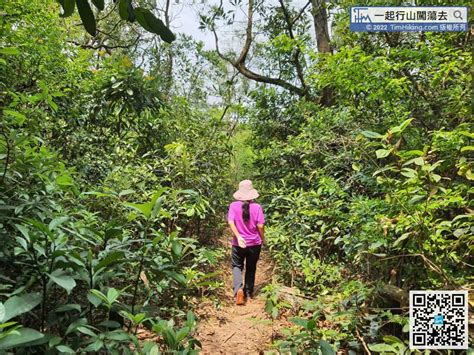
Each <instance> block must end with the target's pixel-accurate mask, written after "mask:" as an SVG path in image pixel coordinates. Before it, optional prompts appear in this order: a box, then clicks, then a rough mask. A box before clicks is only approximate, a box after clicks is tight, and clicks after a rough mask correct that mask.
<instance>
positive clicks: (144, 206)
mask: <svg viewBox="0 0 474 355" xmlns="http://www.w3.org/2000/svg"><path fill="white" fill-rule="evenodd" d="M124 205H125V206H127V207H131V208H133V209H135V210H137V211H139V212H141V213H142V214H143V216H144V217H145V218H147V219H148V218H150V215H151V209H152V208H153V206H151V205H150V204H149V203H130V202H127V203H124Z"/></svg>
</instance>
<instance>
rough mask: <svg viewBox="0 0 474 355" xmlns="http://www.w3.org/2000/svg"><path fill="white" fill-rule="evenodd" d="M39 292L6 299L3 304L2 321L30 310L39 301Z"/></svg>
mask: <svg viewBox="0 0 474 355" xmlns="http://www.w3.org/2000/svg"><path fill="white" fill-rule="evenodd" d="M41 299H42V297H41V294H39V293H29V294H26V295H21V296H13V297H11V298H9V299H8V300H6V302H5V303H4V304H3V306H4V307H5V314H4V316H3V319H2V322H6V321H8V320H10V319H12V318H14V317H16V316H18V315H20V314H23V313H26V312H29V311H31V310H32V309H33V308H35V307H36V306H37V305H39V304H40V302H41Z"/></svg>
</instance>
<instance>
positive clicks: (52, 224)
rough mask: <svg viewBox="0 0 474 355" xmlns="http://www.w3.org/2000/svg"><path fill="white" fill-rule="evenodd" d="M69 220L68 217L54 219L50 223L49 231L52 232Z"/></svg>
mask: <svg viewBox="0 0 474 355" xmlns="http://www.w3.org/2000/svg"><path fill="white" fill-rule="evenodd" d="M68 219H69V217H67V216H63V217H56V218H54V219H53V220H52V221H51V222H50V223H49V229H50V230H53V229H55V228H56V227H57V226H59V225H61V224H63V223H64V222H66V221H67V220H68Z"/></svg>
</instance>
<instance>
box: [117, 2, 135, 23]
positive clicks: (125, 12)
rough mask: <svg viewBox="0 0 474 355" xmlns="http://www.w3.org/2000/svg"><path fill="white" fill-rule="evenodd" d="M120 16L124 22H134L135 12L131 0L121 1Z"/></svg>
mask: <svg viewBox="0 0 474 355" xmlns="http://www.w3.org/2000/svg"><path fill="white" fill-rule="evenodd" d="M119 15H120V18H121V19H122V20H125V21H130V22H134V21H135V11H134V9H133V5H132V1H131V0H120V3H119Z"/></svg>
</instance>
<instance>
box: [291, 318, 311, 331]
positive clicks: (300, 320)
mask: <svg viewBox="0 0 474 355" xmlns="http://www.w3.org/2000/svg"><path fill="white" fill-rule="evenodd" d="M290 321H291V322H292V323H294V324H296V325H299V326H300V327H303V328H305V329H306V328H307V327H308V320H307V319H303V318H297V317H294V318H291V319H290Z"/></svg>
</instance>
